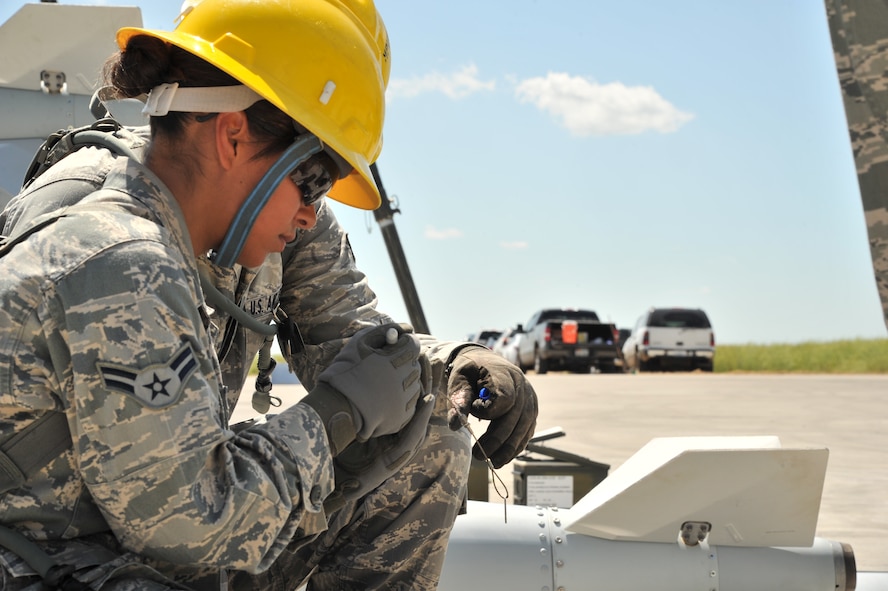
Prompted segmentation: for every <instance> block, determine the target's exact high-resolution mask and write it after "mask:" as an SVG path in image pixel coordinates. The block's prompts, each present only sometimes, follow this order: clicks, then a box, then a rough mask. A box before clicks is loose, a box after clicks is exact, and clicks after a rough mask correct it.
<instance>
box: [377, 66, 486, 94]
mask: <svg viewBox="0 0 888 591" xmlns="http://www.w3.org/2000/svg"><path fill="white" fill-rule="evenodd" d="M495 87H496V82H495V81H494V80H490V81H485V80H481V79H480V78H479V77H478V67H477V66H475V65H474V64H469V65H468V66H464V67H463V68H462V69H461V70H458V71H456V72H452V73H450V74H440V73H438V72H432V73H431V74H426V75H425V76H420V77H414V78H409V79H401V78H399V79H392V80H390V81H389V85H388V90H387V91H386V96H387V98H389V99H392V98H413V97H415V96H418V95H420V94H424V93H427V92H440V93H442V94H444V95H446V96H448V97H450V98H452V99H455V100H456V99H462V98H465V97H467V96H469V95H470V94H475V93H476V92H481V91H485V90H487V91H492V90H494V88H495Z"/></svg>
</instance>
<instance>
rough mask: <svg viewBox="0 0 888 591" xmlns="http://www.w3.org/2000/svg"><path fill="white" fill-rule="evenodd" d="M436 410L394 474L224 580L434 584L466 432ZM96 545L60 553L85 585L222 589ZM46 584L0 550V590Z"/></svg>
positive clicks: (268, 588)
mask: <svg viewBox="0 0 888 591" xmlns="http://www.w3.org/2000/svg"><path fill="white" fill-rule="evenodd" d="M439 398H445V397H439ZM438 410H440V409H438ZM445 416H446V413H441V412H436V414H435V415H433V416H432V419H431V424H430V428H429V435H428V437H427V439H426V441H425V443H424V444H423V446H422V447H421V448H420V450H419V451H418V452H417V454H416V455H415V456H414V458H413V459H412V460H410V462H409V463H408V464H407V465H406V466H405V467H404V468H402V469H401V470H400V471H399V472H398V473H397V474H395V475H394V476H392V477H391V478H389V479H388V480H387V481H385V482H384V483H383V484H382V485H381V486H380V487H379V488H377V489H376V490H374V491H373V492H371V493H370V494H368V495H367V496H365V497H364V498H363V499H360V501H359V502H351V503H347V504H345V505H344V506H343V507H342V508H341V509H339V510H337V511H336V512H334V513H333V514H332V515H330V516H328V522H327V525H326V527H327V529H326V531H325V532H324V533H322V534H320V535H319V536H316V537H313V538H311V539H307V540H296V541H294V542H293V543H292V544H291V545H290V547H289V548H287V550H286V551H285V552H284V553H282V554H281V556H280V557H279V558H278V559H277V560H276V561H275V563H274V564H273V565H272V566H271V568H269V569H268V570H267V571H265V572H263V573H261V574H258V575H251V574H247V573H243V572H237V573H232V574H231V576H230V577H229V579H228V581H227V583H228V589H229V590H230V591H285V590H286V591H289V590H295V589H298V588H299V587H301V586H302V585H305V584H307V587H308V589H309V590H310V591H320V590H331V591H332V590H337V591H347V590H351V589H355V590H358V589H360V590H362V591H363V590H372V589H386V590H392V591H398V590H405V591H406V590H411V591H412V590H417V591H423V590H429V591H432V590H434V589H435V588H436V587H437V585H438V578H439V576H440V573H441V569H442V567H443V565H444V555H445V552H446V550H447V540H448V537H449V535H450V530H451V528H452V527H453V523H454V521H455V519H456V516H457V514H458V513H459V510H460V508H461V507H462V505H463V501H464V500H465V494H466V488H467V483H468V475H469V466H470V462H471V442H470V439H469V434H468V432H467V431H466V430H465V429H463V430H460V431H451V430H450V428H449V427H448V426H447V424H446V419H445V418H444V417H445ZM318 529H321V528H318ZM70 544H71V545H77V544H78V542H70ZM74 550H76V549H74V548H72V554H74ZM102 551H103V549H102V548H99V550H98V552H99V554H96V552H89V554H88V555H87V554H86V553H84V552H78V553H76V554H77V556H79V557H84V556H86V559H87V562H83V563H77V562H76V561H74V560H65V559H64V557H60V562H64V563H65V564H77V565H78V566H79V567H80V568H79V569H78V570H77V572H76V575H75V576H76V579H77V580H78V581H80V582H82V583H83V584H84V587H83V588H84V589H91V590H93V591H137V590H139V591H172V590H198V591H209V590H210V589H212V590H214V591H216V590H219V589H223V590H224V589H225V583H226V581H219V580H218V577H217V576H209V577H207V578H206V579H205V580H204V581H203V582H202V583H201V584H197V585H195V583H194V582H193V581H189V582H188V583H187V584H185V585H181V584H179V583H177V582H175V581H173V580H171V579H169V578H166V577H165V576H163V575H161V574H160V573H158V572H157V571H155V570H154V569H152V568H150V567H149V566H147V565H145V564H143V563H142V561H141V560H140V559H139V557H138V556H134V555H128V554H124V555H122V556H119V555H118V556H115V555H113V554H110V551H109V554H108V555H107V556H103V555H101V552H102ZM4 567H5V568H4ZM49 589H50V587H47V586H45V585H44V584H43V583H42V582H41V581H40V578H39V577H37V576H36V574H34V571H33V570H32V569H30V568H28V567H27V565H24V564H23V563H22V562H21V561H20V560H18V559H17V558H16V557H15V556H14V555H12V554H11V553H8V552H3V551H0V590H2V591H47V590H49Z"/></svg>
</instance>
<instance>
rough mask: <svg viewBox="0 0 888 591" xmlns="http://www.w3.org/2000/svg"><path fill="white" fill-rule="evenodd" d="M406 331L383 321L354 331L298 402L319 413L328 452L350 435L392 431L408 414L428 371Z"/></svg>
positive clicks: (420, 393)
mask: <svg viewBox="0 0 888 591" xmlns="http://www.w3.org/2000/svg"><path fill="white" fill-rule="evenodd" d="M411 331H412V329H411V328H410V327H409V326H406V325H399V324H384V325H381V326H374V327H370V328H365V329H363V330H361V331H359V332H357V333H355V335H354V336H352V337H351V338H350V339H349V340H348V342H347V343H346V345H345V346H344V347H343V348H342V350H341V351H340V352H339V354H338V355H337V356H336V357H335V358H334V359H333V362H332V363H331V364H330V366H329V367H328V368H327V369H325V370H324V371H323V372H321V375H320V376H318V385H317V386H316V387H315V388H314V389H313V390H312V391H311V392H309V393H308V395H307V396H305V397H304V398H303V399H302V400H301V401H300V402H301V403H305V404H307V405H309V406H311V407H312V408H313V409H314V410H315V411H316V412H317V413H318V415H320V417H321V420H323V422H324V427H325V428H326V429H327V438H328V439H329V440H330V445H331V447H332V451H333V456H334V457H335V456H337V455H338V454H340V453H341V452H342V451H343V450H344V449H345V448H346V447H347V446H348V445H349V444H351V443H352V442H353V441H355V440H358V441H367V440H368V439H370V438H371V437H379V436H382V435H391V434H394V433H398V432H399V431H401V430H402V429H403V428H404V427H405V426H406V425H407V424H408V423H409V422H410V419H411V418H412V417H413V416H414V412H415V411H416V409H417V402H418V401H419V400H420V399H421V398H423V397H424V396H425V394H426V392H428V390H429V386H428V384H426V383H425V380H427V379H428V376H429V375H430V373H431V372H430V371H429V370H428V369H427V368H428V360H427V359H426V358H425V357H424V356H420V346H419V339H418V338H417V337H416V335H414V334H412V333H411ZM420 359H422V361H421V360H420ZM423 432H424V431H423Z"/></svg>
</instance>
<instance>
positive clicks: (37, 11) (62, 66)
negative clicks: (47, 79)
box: [0, 3, 142, 96]
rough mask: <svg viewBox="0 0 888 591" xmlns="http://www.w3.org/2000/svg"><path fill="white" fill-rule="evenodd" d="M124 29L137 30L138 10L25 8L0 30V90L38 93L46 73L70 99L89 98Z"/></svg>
mask: <svg viewBox="0 0 888 591" xmlns="http://www.w3.org/2000/svg"><path fill="white" fill-rule="evenodd" d="M125 26H136V27H140V26H142V12H141V10H139V8H137V7H131V6H76V5H64V4H55V3H39V4H25V5H24V6H22V7H21V8H20V9H19V10H18V11H17V12H16V13H15V14H13V15H12V16H11V17H10V18H9V20H7V21H6V22H5V23H4V24H3V26H2V28H0V86H2V87H6V88H18V89H21V90H40V80H41V76H40V73H41V72H42V71H43V70H51V71H54V72H64V74H65V80H66V84H67V89H66V90H67V92H69V93H70V94H81V95H87V96H88V95H91V94H92V93H93V92H94V91H95V89H96V83H97V81H98V80H99V75H100V74H101V71H102V64H104V62H105V60H106V59H107V58H108V56H110V55H111V54H113V53H114V52H115V51H117V43H116V42H115V36H116V34H117V30H118V29H120V28H121V27H125Z"/></svg>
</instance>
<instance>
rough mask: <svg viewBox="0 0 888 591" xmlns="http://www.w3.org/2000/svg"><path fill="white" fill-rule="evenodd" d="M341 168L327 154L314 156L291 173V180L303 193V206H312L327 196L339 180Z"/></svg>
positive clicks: (320, 153) (322, 153)
mask: <svg viewBox="0 0 888 591" xmlns="http://www.w3.org/2000/svg"><path fill="white" fill-rule="evenodd" d="M339 171H340V168H339V167H338V166H336V162H335V161H334V160H333V158H332V157H331V156H330V155H329V154H328V153H327V152H318V153H317V154H313V155H312V156H311V157H310V158H309V159H308V160H306V161H305V162H303V163H302V164H300V165H299V166H297V167H296V168H295V169H294V170H293V172H291V173H290V179H291V180H292V181H293V183H295V184H296V186H297V187H298V188H299V191H300V192H301V193H302V203H303V205H312V204H313V203H315V202H316V201H318V199H320V198H321V197H323V196H324V195H326V194H327V192H328V191H329V190H330V188H331V187H333V183H335V182H336V181H338V180H339Z"/></svg>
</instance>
